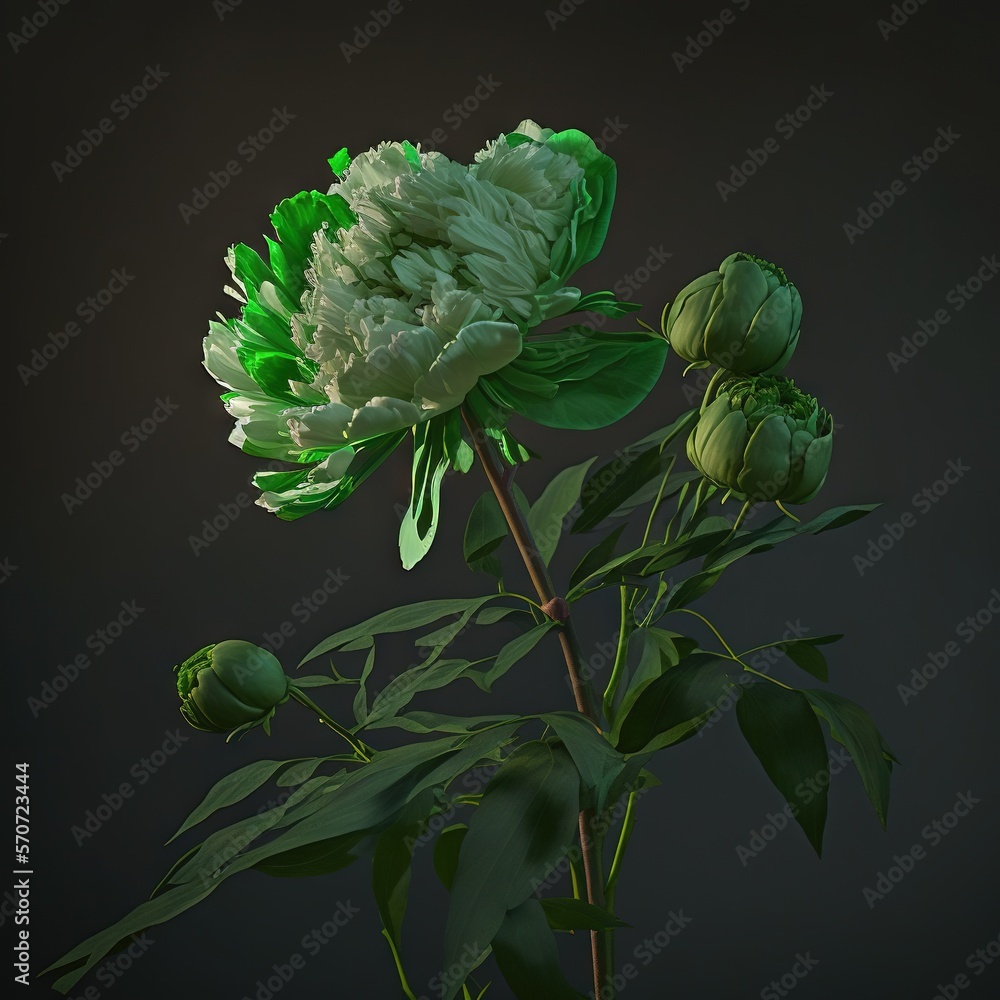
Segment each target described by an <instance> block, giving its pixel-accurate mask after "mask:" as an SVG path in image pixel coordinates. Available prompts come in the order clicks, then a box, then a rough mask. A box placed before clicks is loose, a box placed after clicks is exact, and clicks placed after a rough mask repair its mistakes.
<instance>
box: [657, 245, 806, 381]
mask: <svg viewBox="0 0 1000 1000" xmlns="http://www.w3.org/2000/svg"><path fill="white" fill-rule="evenodd" d="M801 319H802V299H801V298H800V296H799V293H798V289H796V287H795V285H793V284H792V283H791V282H790V281H789V280H788V278H786V277H785V272H784V271H783V270H782V269H781V268H780V267H775V265H774V264H770V263H768V262H767V261H766V260H761V258H760V257H755V256H754V255H753V254H749V253H733V254H730V255H729V256H728V257H727V258H726V259H725V260H724V261H723V262H722V263H721V264H720V265H719V270H718V271H713V272H711V273H710V274H704V275H702V276H701V277H700V278H697V279H696V280H694V281H692V282H691V283H690V284H689V285H687V286H686V287H685V288H683V289H682V290H681V291H680V293H679V294H678V295H677V298H676V299H675V300H674V302H673V304H672V305H671V306H670V309H669V311H668V312H667V315H666V317H665V319H664V326H663V332H664V334H665V336H666V338H667V340H668V341H669V342H670V347H671V349H672V350H673V351H674V353H675V354H677V355H678V356H679V357H681V358H683V359H684V360H685V361H688V362H690V363H691V364H696V365H699V366H704V365H707V364H715V365H718V366H719V367H720V368H726V369H728V370H730V371H733V372H743V373H745V374H748V375H756V374H760V373H766V374H769V375H773V374H777V373H778V372H780V371H781V370H782V369H783V368H784V367H785V365H787V364H788V361H789V359H790V358H791V356H792V352H793V351H794V350H795V345H796V344H797V343H798V340H799V323H800V321H801Z"/></svg>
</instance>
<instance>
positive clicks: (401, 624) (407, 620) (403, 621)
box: [299, 594, 497, 666]
mask: <svg viewBox="0 0 1000 1000" xmlns="http://www.w3.org/2000/svg"><path fill="white" fill-rule="evenodd" d="M496 596H497V595H496V594H490V595H489V596H488V597H460V598H455V599H444V600H435V601H419V602H418V603H416V604H407V605H404V606H403V607H401V608H393V609H392V610H391V611H383V612H382V613H381V614H378V615H375V616H374V617H373V618H369V619H368V620H367V621H363V622H361V624H360V625H353V626H351V628H346V629H343V630H342V631H340V632H335V633H334V634H333V635H331V636H329V637H328V638H326V639H324V640H323V641H322V642H321V643H319V645H317V646H315V647H314V648H313V649H311V650H310V651H309V652H308V653H306V655H305V656H304V657H303V658H302V660H301V662H300V664H299V666H301V665H302V664H303V663H308V662H309V661H310V660H312V659H315V658H316V657H317V656H322V655H323V654H324V653H329V652H330V651H331V650H334V649H348V650H349V649H368V648H370V647H371V646H372V644H373V643H374V641H375V640H374V637H375V636H376V635H388V634H390V633H394V632H408V631H409V630H410V629H413V628H420V627H421V626H422V625H430V624H431V622H436V621H440V620H441V619H442V618H446V617H448V616H449V615H460V614H462V613H464V612H465V611H467V610H468V609H469V608H472V610H473V611H475V610H476V609H478V608H481V607H482V606H483V605H484V604H486V602H487V601H492V600H493V599H494V598H495V597H496Z"/></svg>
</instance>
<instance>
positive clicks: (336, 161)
mask: <svg viewBox="0 0 1000 1000" xmlns="http://www.w3.org/2000/svg"><path fill="white" fill-rule="evenodd" d="M326 162H327V163H329V164H330V169H331V170H332V171H333V172H334V173H335V174H336V175H337V176H338V177H343V176H344V174H346V173H347V168H348V167H349V166H350V165H351V155H350V153H348V152H347V147H346V146H344V147H343V148H342V149H338V150H337V152H336V153H334V154H333V156H331V157H328V159H327V161H326Z"/></svg>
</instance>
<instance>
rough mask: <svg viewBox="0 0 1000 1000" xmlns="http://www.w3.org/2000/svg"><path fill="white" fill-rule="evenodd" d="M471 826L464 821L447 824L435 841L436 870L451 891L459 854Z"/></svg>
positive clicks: (443, 883) (444, 884)
mask: <svg viewBox="0 0 1000 1000" xmlns="http://www.w3.org/2000/svg"><path fill="white" fill-rule="evenodd" d="M468 832H469V828H468V827H467V826H466V825H465V824H464V823H455V824H453V825H452V826H446V827H445V828H444V829H443V830H442V831H441V832H440V833H439V834H438V837H437V840H435V841H434V871H436V872H437V877H438V878H439V879H440V880H441V884H442V885H443V886H444V887H445V888H446V889H447V890H448V891H449V892H451V884H452V882H454V880H455V872H456V871H458V856H459V852H460V851H461V850H462V843H463V842H464V840H465V835H466V834H467V833H468Z"/></svg>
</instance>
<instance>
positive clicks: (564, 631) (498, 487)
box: [462, 406, 610, 996]
mask: <svg viewBox="0 0 1000 1000" xmlns="http://www.w3.org/2000/svg"><path fill="white" fill-rule="evenodd" d="M462 416H463V418H464V420H465V423H466V426H467V427H468V429H469V433H470V434H471V436H472V445H473V447H474V448H475V450H476V454H477V455H478V456H479V461H480V462H481V463H482V466H483V470H484V472H485V473H486V478H487V480H488V481H489V484H490V486H491V487H492V489H493V493H494V495H495V496H496V498H497V503H498V504H499V505H500V510H501V511H502V512H503V516H504V519H505V520H506V522H507V527H508V529H509V530H510V534H511V537H512V538H513V539H514V542H515V544H516V545H517V548H518V551H519V552H520V554H521V559H522V560H523V561H524V566H525V569H527V571H528V576H529V577H530V578H531V583H532V586H533V587H534V588H535V593H536V594H538V600H539V602H540V603H541V604H542V606H543V607H553V606H558V605H559V604H560V603H561V604H562V606H563V607H562V609H561V610H562V611H563V612H568V606H567V605H566V602H565V601H560V600H559V599H558V598H557V596H556V592H555V588H554V587H553V585H552V580H551V578H550V577H549V571H548V567H547V566H546V565H545V561H544V560H543V559H542V557H541V555H540V554H539V552H538V548H537V546H536V545H535V542H534V539H533V538H532V537H531V529H530V528H529V527H528V522H527V520H526V519H525V517H524V514H523V513H522V511H521V508H520V507H519V506H518V505H517V501H516V500H515V499H514V494H513V491H512V489H511V485H512V484H511V474H512V473H511V469H510V467H508V466H507V465H505V463H504V461H503V459H502V458H501V457H500V455H499V454H498V453H497V449H496V445H495V444H494V442H493V440H492V439H491V438H490V437H489V436H488V435H487V434H486V432H485V430H484V428H483V425H482V424H481V423H480V422H479V420H478V419H477V418H476V415H475V414H474V413H473V412H472V410H471V409H469V408H467V407H464V406H463V407H462ZM552 617H555V615H553V616H552ZM556 620H557V621H559V622H560V625H561V628H560V629H559V644H560V645H561V647H562V651H563V658H564V659H565V661H566V670H567V672H568V674H569V678H570V684H571V685H572V687H573V698H574V700H575V701H576V708H577V711H578V712H580V714H581V715H584V716H585V717H586V718H588V719H589V720H590V721H591V722H592V723H593V725H594V726H595V728H596V729H597V730H598V731H600V729H601V724H600V706H599V705H598V704H597V700H596V698H595V696H594V690H593V687H592V685H591V683H590V680H589V678H588V677H587V676H586V675H585V674H584V672H583V667H582V664H583V656H582V654H581V650H580V640H579V638H578V637H577V634H576V628H575V626H574V624H573V620H572V618H570V617H568V614H567V617H565V618H564V619H561V618H559V617H557V618H556ZM594 827H595V823H594V810H593V809H585V810H583V811H582V812H581V813H580V821H579V829H580V853H581V857H582V860H583V872H584V880H585V882H586V887H587V901H588V902H589V903H592V904H593V905H594V906H601V907H603V905H604V878H603V874H602V870H601V869H602V865H601V851H602V847H603V838H602V836H601V834H599V833H598V832H597V831H596V830H595V829H594ZM590 950H591V956H592V959H593V973H594V993H595V995H596V996H607V993H606V992H603V993H602V991H604V990H605V988H606V985H607V984H608V978H609V973H610V969H609V965H608V955H607V942H606V939H605V935H604V933H603V932H601V931H591V932H590Z"/></svg>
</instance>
